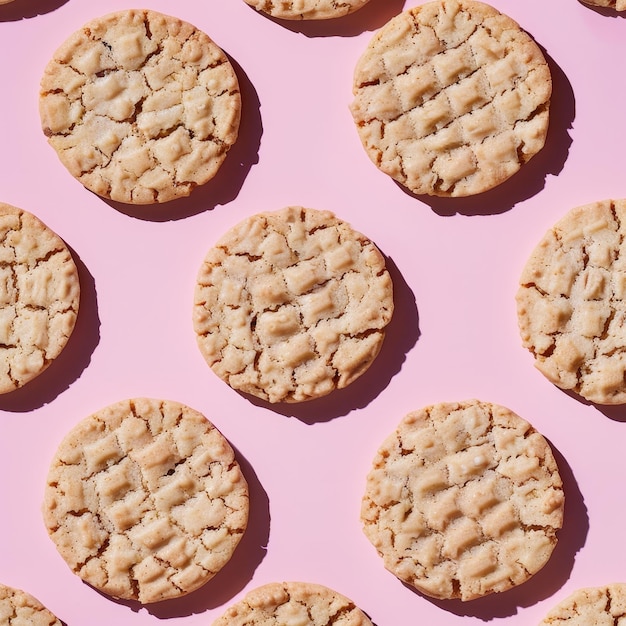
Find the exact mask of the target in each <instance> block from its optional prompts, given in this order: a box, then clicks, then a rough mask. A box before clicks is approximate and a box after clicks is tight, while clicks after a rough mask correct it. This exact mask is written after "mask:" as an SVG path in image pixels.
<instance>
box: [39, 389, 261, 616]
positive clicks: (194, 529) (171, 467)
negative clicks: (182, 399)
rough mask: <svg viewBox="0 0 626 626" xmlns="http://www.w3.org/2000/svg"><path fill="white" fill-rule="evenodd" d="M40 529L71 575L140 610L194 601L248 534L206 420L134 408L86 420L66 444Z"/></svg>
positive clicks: (240, 487)
mask: <svg viewBox="0 0 626 626" xmlns="http://www.w3.org/2000/svg"><path fill="white" fill-rule="evenodd" d="M44 519H45V523H46V526H47V528H48V532H49V533H50V536H51V538H52V540H53V541H54V543H55V545H56V546H57V549H58V550H59V552H60V554H61V556H62V557H63V558H64V559H65V561H66V562H67V564H68V565H69V566H70V568H71V569H72V570H73V571H74V573H76V574H77V575H79V576H80V577H81V578H82V579H83V580H85V581H86V582H89V583H90V584H92V585H93V586H94V587H96V588H98V589H101V590H102V591H104V592H106V593H108V594H110V595H112V596H114V597H119V598H124V599H136V600H139V601H140V602H142V603H144V604H145V603H149V602H155V601H158V600H164V599H167V598H172V597H177V596H180V595H184V594H185V593H188V592H190V591H193V590H194V589H196V588H198V587H200V586H201V585H202V584H204V583H205V582H207V581H208V580H209V579H210V578H212V577H213V576H214V575H215V574H216V573H217V572H218V571H219V570H220V569H221V568H222V567H223V566H224V565H225V564H226V562H227V561H228V560H229V559H230V557H231V555H232V553H233V551H234V549H235V547H236V546H237V544H238V543H239V540H240V539H241V537H242V535H243V533H244V531H245V528H246V525H247V520H248V486H247V483H246V481H245V478H244V477H243V475H242V473H241V470H240V468H239V465H238V463H237V462H236V460H235V456H234V452H233V450H232V448H231V446H230V445H229V444H228V442H227V441H226V439H225V438H224V437H223V436H222V435H221V433H219V431H218V430H217V429H216V428H215V427H214V426H213V425H212V424H211V423H210V422H209V421H208V420H207V419H206V418H205V417H204V416H202V415H201V414H200V413H198V412H197V411H194V410H192V409H190V408H188V407H185V406H183V405H181V404H179V403H176V402H171V401H156V400H150V399H135V400H129V401H123V402H119V403H117V404H115V405H112V406H110V407H107V408H106V409H103V410H102V411H100V412H98V413H96V414H94V415H92V416H90V417H88V418H86V419H85V420H83V421H82V422H80V423H79V424H78V425H77V426H76V427H75V428H74V429H73V430H72V431H71V432H70V433H69V434H68V435H67V437H66V438H65V439H64V440H63V442H62V443H61V445H60V446H59V449H58V452H57V454H56V456H55V458H54V460H53V462H52V465H51V468H50V472H49V475H48V480H47V485H46V492H45V501H44Z"/></svg>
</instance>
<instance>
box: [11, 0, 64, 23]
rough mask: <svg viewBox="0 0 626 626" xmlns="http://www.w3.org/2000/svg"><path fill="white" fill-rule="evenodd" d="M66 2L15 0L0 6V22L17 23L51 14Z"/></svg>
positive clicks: (58, 0)
mask: <svg viewBox="0 0 626 626" xmlns="http://www.w3.org/2000/svg"><path fill="white" fill-rule="evenodd" d="M67 1H68V0H15V2H9V3H8V4H3V5H2V6H0V22H17V21H19V20H24V19H28V18H31V17H37V16H38V15H44V14H45V13H51V12H52V11H55V10H56V9H58V8H59V7H61V6H63V5H64V4H66V3H67Z"/></svg>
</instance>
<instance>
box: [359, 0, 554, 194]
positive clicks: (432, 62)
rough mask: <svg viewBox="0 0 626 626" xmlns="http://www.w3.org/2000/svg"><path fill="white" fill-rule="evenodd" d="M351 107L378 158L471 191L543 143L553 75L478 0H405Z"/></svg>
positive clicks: (388, 166) (412, 185) (423, 188)
mask: <svg viewBox="0 0 626 626" xmlns="http://www.w3.org/2000/svg"><path fill="white" fill-rule="evenodd" d="M353 93H354V100H353V102H352V104H351V111H352V115H353V118H354V122H355V124H356V128H357V130H358V133H359V136H360V139H361V142H362V143H363V146H364V148H365V150H366V151H367V154H368V155H369V157H370V159H371V160H372V161H373V162H374V163H375V164H376V166H377V167H378V168H379V169H380V170H382V171H383V172H385V173H386V174H388V175H389V176H391V177H392V178H393V179H395V180H396V181H397V182H399V183H401V184H402V185H403V186H404V187H406V188H407V189H408V190H409V191H411V192H412V193H414V194H419V195H424V194H426V195H431V196H443V197H451V196H470V195H474V194H478V193H482V192H484V191H487V190H489V189H491V188H493V187H495V186H497V185H499V184H501V183H502V182H504V181H505V180H507V179H508V178H509V177H511V176H512V175H513V174H515V173H516V172H517V171H518V170H519V169H520V167H522V165H523V164H524V163H526V162H527V161H528V160H529V159H531V158H532V157H533V156H534V155H535V154H537V152H539V150H541V148H543V146H544V144H545V140H546V136H547V131H548V121H549V108H550V97H551V94H552V78H551V74H550V69H549V67H548V64H547V61H546V59H545V58H544V56H543V53H542V52H541V50H540V48H539V46H538V45H537V44H536V43H535V42H534V40H533V39H532V38H531V37H530V35H528V34H527V33H526V32H525V31H524V30H522V28H521V27H520V26H519V24H517V22H515V21H514V20H512V19H511V18H510V17H508V16H506V15H503V14H502V13H500V12H499V11H497V10H496V9H495V8H493V7H492V6H490V5H488V4H484V3H482V2H476V1H473V0H437V1H435V2H428V3H425V4H422V5H419V6H416V7H413V8H411V9H407V10H405V11H404V12H402V13H401V14H399V15H398V16H396V17H394V18H393V19H392V20H390V21H389V22H388V23H387V24H386V25H385V26H384V27H383V28H382V29H380V30H379V31H378V33H377V34H376V35H375V36H374V37H373V39H372V40H371V41H370V43H369V45H368V47H367V49H366V51H365V52H364V54H363V55H362V56H361V58H360V59H359V61H358V63H357V65H356V69H355V72H354V83H353Z"/></svg>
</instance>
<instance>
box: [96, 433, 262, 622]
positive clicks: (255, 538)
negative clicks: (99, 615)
mask: <svg viewBox="0 0 626 626" xmlns="http://www.w3.org/2000/svg"><path fill="white" fill-rule="evenodd" d="M231 446H232V443H231ZM233 449H234V450H235V454H236V457H237V461H238V462H239V465H240V467H241V471H242V472H243V474H244V476H245V477H246V480H247V481H248V491H249V494H250V513H249V517H248V527H247V529H246V532H245V533H244V535H243V537H242V538H241V541H240V542H239V545H238V546H237V547H236V548H235V551H234V553H233V556H232V557H231V559H230V561H228V563H226V565H225V566H224V567H223V568H222V569H221V570H220V571H219V572H218V573H217V574H216V575H215V576H214V577H213V578H212V579H211V580H209V581H208V582H207V583H206V584H204V585H203V586H202V587H200V588H199V589H197V590H196V591H193V592H192V593H190V594H188V595H186V596H183V597H182V598H175V599H172V600H164V601H162V602H155V603H152V604H145V605H144V604H141V603H139V602H135V601H128V600H119V599H116V598H112V597H111V596H108V595H107V594H104V593H102V592H101V591H99V590H97V589H95V588H94V587H92V589H94V591H96V592H97V593H98V594H100V595H101V596H103V597H105V598H107V599H109V600H112V601H113V602H115V603H117V604H121V605H123V606H126V607H128V608H129V609H130V610H131V611H132V612H133V613H138V612H139V611H141V610H142V609H145V610H146V611H147V612H148V613H150V614H151V615H153V616H154V617H156V618H158V619H173V618H179V617H189V616H191V615H197V614H201V613H205V612H206V611H208V610H211V609H216V608H219V607H222V606H224V605H226V604H227V603H229V602H230V601H231V600H232V598H234V597H235V595H237V594H238V593H239V592H240V591H242V590H243V588H244V587H245V586H246V585H247V584H248V583H249V582H250V581H251V580H252V577H253V575H254V572H255V570H256V569H257V567H258V566H259V565H260V563H261V562H262V561H263V559H264V558H265V554H266V553H267V545H268V542H269V533H270V509H269V498H268V496H267V492H266V491H265V489H264V488H263V486H262V485H261V482H260V481H259V479H258V477H257V475H256V473H255V472H254V469H253V468H252V465H251V464H250V463H249V462H248V461H247V460H246V459H245V458H244V457H243V455H242V454H241V453H240V452H239V451H238V450H237V449H236V448H235V446H233ZM85 584H87V583H85ZM88 586H90V585H88Z"/></svg>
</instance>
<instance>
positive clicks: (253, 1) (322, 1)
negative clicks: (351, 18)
mask: <svg viewBox="0 0 626 626" xmlns="http://www.w3.org/2000/svg"><path fill="white" fill-rule="evenodd" d="M244 1H245V2H246V3H247V4H249V5H250V6H251V7H254V8H255V9H256V10H257V11H261V12H262V13H266V14H267V15H270V16H272V17H276V18H279V19H282V20H327V19H332V18H336V17H342V16H344V15H348V14H349V13H353V12H354V11H356V10H357V9H360V8H361V7H362V6H364V5H366V4H367V3H368V2H369V0H345V1H344V2H337V1H336V0H279V1H278V2H276V0H244Z"/></svg>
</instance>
